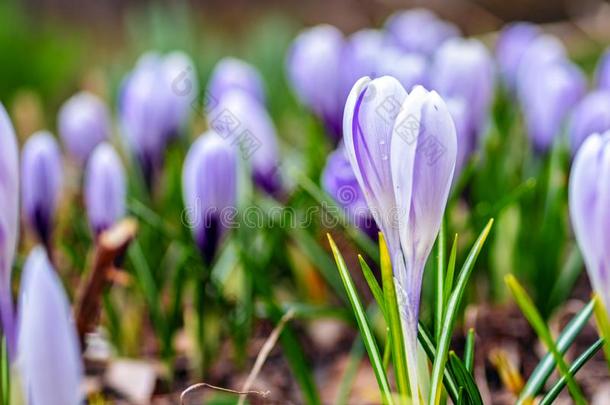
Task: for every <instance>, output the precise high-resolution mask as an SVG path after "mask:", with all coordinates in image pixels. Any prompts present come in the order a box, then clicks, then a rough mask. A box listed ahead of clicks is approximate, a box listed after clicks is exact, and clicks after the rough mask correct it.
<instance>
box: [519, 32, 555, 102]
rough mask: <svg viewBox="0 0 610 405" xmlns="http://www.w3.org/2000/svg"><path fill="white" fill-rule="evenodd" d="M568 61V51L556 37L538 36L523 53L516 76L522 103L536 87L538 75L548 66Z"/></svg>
mask: <svg viewBox="0 0 610 405" xmlns="http://www.w3.org/2000/svg"><path fill="white" fill-rule="evenodd" d="M565 61H567V55H566V49H565V47H564V46H563V43H562V42H561V41H560V40H559V39H557V38H556V37H554V36H552V35H548V34H543V35H539V36H537V37H536V38H535V39H534V40H533V41H532V42H531V44H530V45H529V46H528V47H527V48H526V49H525V51H523V54H522V55H521V58H520V59H519V64H518V65H517V72H516V76H515V86H516V90H517V96H518V98H519V100H520V101H521V103H523V99H524V98H527V97H528V95H529V94H530V92H531V88H533V87H534V86H535V85H536V82H537V81H538V75H540V74H541V72H542V71H543V69H544V67H545V66H546V65H549V64H552V63H564V62H565Z"/></svg>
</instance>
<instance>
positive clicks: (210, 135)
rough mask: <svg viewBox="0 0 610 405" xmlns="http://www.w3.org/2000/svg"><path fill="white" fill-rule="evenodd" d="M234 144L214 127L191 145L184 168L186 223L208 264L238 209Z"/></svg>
mask: <svg viewBox="0 0 610 405" xmlns="http://www.w3.org/2000/svg"><path fill="white" fill-rule="evenodd" d="M235 155H236V151H235V148H234V147H233V146H231V145H230V144H228V143H227V142H226V141H225V140H224V139H222V138H221V137H220V135H218V134H216V133H214V132H213V131H208V132H207V133H205V134H203V135H201V136H200V137H199V138H198V139H197V140H196V141H195V142H194V143H193V145H192V146H191V148H190V149H189V151H188V154H187V155H186V158H185V160H184V166H183V168H182V191H183V200H184V206H185V213H186V218H185V219H186V221H187V222H186V224H187V226H189V227H190V228H191V231H192V233H193V237H194V238H195V242H196V243H197V246H198V247H199V250H200V252H201V255H202V257H203V259H204V260H205V262H206V263H207V264H210V263H211V262H212V260H213V259H214V255H215V254H216V250H217V248H218V246H219V244H220V242H221V240H222V238H223V236H224V235H225V234H226V233H227V231H228V229H229V228H228V227H229V224H228V221H230V220H231V219H232V217H231V216H232V215H234V214H235V210H236V193H237V190H236V187H237V158H236V156H235Z"/></svg>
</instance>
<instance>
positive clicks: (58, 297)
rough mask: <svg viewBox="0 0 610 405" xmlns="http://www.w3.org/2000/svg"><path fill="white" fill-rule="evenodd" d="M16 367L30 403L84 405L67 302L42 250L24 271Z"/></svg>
mask: <svg viewBox="0 0 610 405" xmlns="http://www.w3.org/2000/svg"><path fill="white" fill-rule="evenodd" d="M18 364H19V367H20V372H21V374H20V377H21V383H22V385H23V389H24V394H25V397H26V398H27V399H28V401H27V402H28V403H32V404H48V405H78V404H80V403H82V399H83V393H82V391H81V383H82V380H83V365H82V361H81V356H80V349H79V343H78V338H77V335H76V330H75V328H74V322H73V321H72V317H71V311H70V304H69V302H68V299H67V297H66V294H65V292H64V289H63V286H62V284H61V281H60V280H59V278H58V277H57V274H56V272H55V270H54V269H53V268H52V266H51V263H49V259H48V258H47V254H46V253H45V251H44V249H43V248H42V247H40V246H39V247H36V248H34V249H33V250H32V251H31V253H30V255H29V256H28V258H27V261H26V263H25V265H24V268H23V276H22V280H21V293H20V299H19V348H18Z"/></svg>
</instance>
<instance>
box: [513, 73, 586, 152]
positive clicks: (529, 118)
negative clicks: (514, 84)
mask: <svg viewBox="0 0 610 405" xmlns="http://www.w3.org/2000/svg"><path fill="white" fill-rule="evenodd" d="M529 74H531V75H532V79H533V76H534V75H535V76H536V80H528V82H529V83H530V84H531V87H530V89H529V91H528V92H527V93H523V96H522V97H521V98H522V106H521V107H522V109H523V114H524V117H525V123H526V126H527V130H528V134H529V136H530V139H531V141H532V143H533V145H534V148H535V149H536V150H537V151H538V152H544V151H546V150H548V149H549V147H550V146H551V145H552V143H553V140H554V139H555V136H557V135H559V133H560V131H561V128H562V125H563V123H564V121H565V119H566V118H567V116H568V114H569V113H570V111H571V110H572V108H573V107H574V106H575V105H576V103H578V101H579V100H580V99H581V98H582V97H583V96H584V94H585V90H586V79H585V77H584V74H583V73H582V71H581V70H580V69H579V68H578V67H576V66H575V65H573V64H571V63H570V62H568V61H564V62H561V63H559V62H556V63H553V62H551V63H547V64H545V65H543V66H540V71H538V73H537V74H536V72H535V71H534V70H532V71H530V73H529Z"/></svg>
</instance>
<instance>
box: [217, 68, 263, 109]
mask: <svg viewBox="0 0 610 405" xmlns="http://www.w3.org/2000/svg"><path fill="white" fill-rule="evenodd" d="M234 89H239V90H243V91H245V92H246V93H248V94H250V95H251V96H252V97H254V98H256V99H257V100H258V101H260V102H261V103H264V102H265V90H264V86H263V79H262V77H261V75H260V73H259V72H258V70H256V68H255V67H254V66H252V65H250V64H248V63H246V62H244V61H242V60H239V59H236V58H224V59H221V60H220V61H219V62H218V63H217V64H216V66H215V67H214V71H213V72H212V75H211V76H210V82H209V83H208V89H207V90H208V94H207V95H206V96H207V97H209V100H207V101H208V102H209V103H214V104H215V103H218V102H219V101H220V99H221V98H222V96H223V94H224V93H225V92H227V91H229V90H234ZM210 107H212V106H210Z"/></svg>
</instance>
